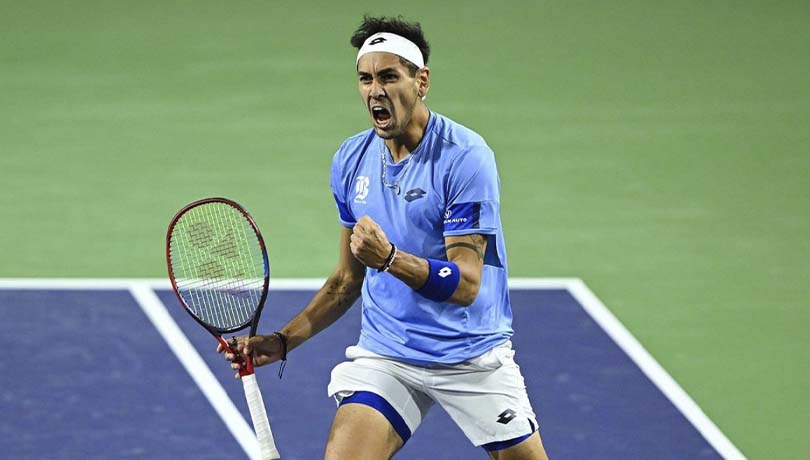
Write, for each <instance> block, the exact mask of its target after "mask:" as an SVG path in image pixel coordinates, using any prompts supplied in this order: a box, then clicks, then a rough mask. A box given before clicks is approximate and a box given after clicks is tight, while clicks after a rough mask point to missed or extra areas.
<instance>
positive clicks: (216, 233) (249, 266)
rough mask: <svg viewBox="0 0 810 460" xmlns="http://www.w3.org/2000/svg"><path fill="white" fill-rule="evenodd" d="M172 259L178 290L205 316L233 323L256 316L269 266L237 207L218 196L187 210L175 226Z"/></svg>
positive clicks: (221, 324) (222, 324)
mask: <svg viewBox="0 0 810 460" xmlns="http://www.w3.org/2000/svg"><path fill="white" fill-rule="evenodd" d="M170 261H171V265H172V271H173V273H174V278H175V282H176V284H177V288H178V292H179V293H180V295H181V296H182V297H183V299H184V301H185V303H186V304H187V306H188V307H189V309H190V310H191V312H192V313H193V314H194V315H195V316H196V317H197V318H199V319H200V320H201V321H203V322H204V323H206V324H209V325H211V326H214V327H216V328H219V329H232V328H236V327H239V326H242V325H245V324H246V323H247V322H249V321H250V319H251V318H252V317H253V313H254V312H255V310H256V308H257V307H258V305H259V302H260V300H261V296H262V292H263V288H264V277H265V272H266V270H267V268H266V267H265V263H264V257H263V254H262V249H261V244H260V242H259V239H258V237H257V236H256V233H255V231H254V230H253V226H252V225H251V224H250V222H249V221H248V219H247V218H246V217H245V216H244V215H243V214H242V213H241V212H240V211H239V210H237V209H236V208H233V207H232V206H230V205H228V204H225V203H220V202H212V203H206V204H203V205H200V206H197V207H195V208H192V209H190V210H188V211H187V212H186V213H185V214H184V215H182V216H181V217H180V219H179V220H178V221H177V223H176V224H175V227H174V229H173V230H172V234H171V238H170Z"/></svg>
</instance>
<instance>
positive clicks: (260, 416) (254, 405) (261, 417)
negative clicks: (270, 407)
mask: <svg viewBox="0 0 810 460" xmlns="http://www.w3.org/2000/svg"><path fill="white" fill-rule="evenodd" d="M242 384H243V385H244V387H245V398H246V399H247V403H248V409H250V418H251V419H252V420H253V429H254V430H256V438H257V439H258V440H259V452H260V458H261V460H276V459H279V458H281V456H280V455H279V453H278V449H276V442H275V441H274V440H273V432H272V431H270V421H269V420H268V419H267V410H266V409H265V407H264V400H263V399H262V393H261V391H259V384H258V383H257V382H256V374H250V375H245V376H242Z"/></svg>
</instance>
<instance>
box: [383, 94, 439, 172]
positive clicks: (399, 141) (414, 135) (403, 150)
mask: <svg viewBox="0 0 810 460" xmlns="http://www.w3.org/2000/svg"><path fill="white" fill-rule="evenodd" d="M429 120H430V111H429V110H428V108H427V106H426V105H425V104H423V103H422V102H421V101H420V102H419V104H418V105H417V106H416V109H414V112H413V116H412V117H411V121H410V122H409V123H408V126H406V127H405V131H403V132H402V134H400V135H399V136H397V137H394V138H391V139H386V141H385V146H386V147H388V150H389V151H390V152H391V157H393V159H394V162H397V163H398V162H399V161H401V160H402V159H403V158H405V156H406V155H408V154H409V153H411V152H413V151H414V150H416V148H417V147H419V143H420V142H422V137H424V136H425V128H426V127H427V124H428V121H429Z"/></svg>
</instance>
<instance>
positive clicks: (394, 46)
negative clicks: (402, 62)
mask: <svg viewBox="0 0 810 460" xmlns="http://www.w3.org/2000/svg"><path fill="white" fill-rule="evenodd" d="M376 51H383V52H385V53H393V54H396V55H397V56H399V57H401V58H404V59H407V60H408V61H410V62H412V63H413V64H415V65H416V67H418V68H420V69H421V68H422V67H424V66H425V60H424V58H423V57H422V52H421V51H419V47H418V46H416V45H415V44H414V43H413V42H412V41H410V40H408V39H407V38H405V37H401V36H399V35H396V34H391V33H388V32H380V33H376V34H374V35H372V36H370V37H368V38H367V39H366V41H365V42H364V43H363V46H362V47H361V48H360V51H358V52H357V60H356V61H355V63H354V64H355V65H357V63H358V62H360V58H361V57H362V56H363V55H364V54H366V53H374V52H376Z"/></svg>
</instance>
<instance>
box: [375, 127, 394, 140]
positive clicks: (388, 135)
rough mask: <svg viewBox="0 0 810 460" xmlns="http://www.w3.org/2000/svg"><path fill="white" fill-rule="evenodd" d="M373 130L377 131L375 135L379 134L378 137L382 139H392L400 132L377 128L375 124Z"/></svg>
mask: <svg viewBox="0 0 810 460" xmlns="http://www.w3.org/2000/svg"><path fill="white" fill-rule="evenodd" d="M374 132H375V133H377V136H379V137H381V138H383V139H386V140H388V139H394V138H395V137H397V136H399V135H400V134H401V132H399V131H397V130H391V129H381V128H378V127H376V126H374Z"/></svg>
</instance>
